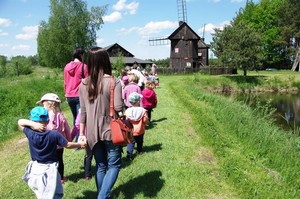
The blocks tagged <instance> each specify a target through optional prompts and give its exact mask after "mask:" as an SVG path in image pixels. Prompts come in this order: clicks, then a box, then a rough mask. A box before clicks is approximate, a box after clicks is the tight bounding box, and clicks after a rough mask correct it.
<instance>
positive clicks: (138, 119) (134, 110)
mask: <svg viewBox="0 0 300 199" xmlns="http://www.w3.org/2000/svg"><path fill="white" fill-rule="evenodd" d="M128 98H129V101H130V103H131V104H132V107H130V108H128V109H127V110H126V111H125V116H126V118H127V119H129V121H130V122H131V123H132V125H133V137H134V142H132V143H130V144H128V145H127V159H128V160H132V152H133V149H134V145H135V142H136V144H137V152H136V153H137V155H138V154H141V153H142V152H143V142H144V134H145V127H146V124H147V121H148V117H147V110H146V109H144V108H143V107H140V101H141V98H142V95H141V94H139V93H137V92H132V93H131V94H130V95H129V97H128Z"/></svg>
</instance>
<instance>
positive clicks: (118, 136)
mask: <svg viewBox="0 0 300 199" xmlns="http://www.w3.org/2000/svg"><path fill="white" fill-rule="evenodd" d="M114 83H115V80H114V78H113V77H111V80H110V110H109V115H110V117H111V121H110V128H111V138H112V142H113V143H114V145H120V146H126V145H127V144H129V143H130V142H132V141H133V135H132V129H133V125H132V124H131V122H130V121H129V120H126V119H121V118H117V117H116V115H115V110H114V87H115V86H114Z"/></svg>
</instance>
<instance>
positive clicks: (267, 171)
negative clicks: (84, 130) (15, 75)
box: [0, 75, 300, 199]
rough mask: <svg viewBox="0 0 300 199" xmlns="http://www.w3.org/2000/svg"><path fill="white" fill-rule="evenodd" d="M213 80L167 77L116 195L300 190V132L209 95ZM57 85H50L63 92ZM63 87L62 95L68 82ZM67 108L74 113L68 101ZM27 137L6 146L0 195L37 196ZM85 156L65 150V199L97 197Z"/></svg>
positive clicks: (255, 194) (293, 194)
mask: <svg viewBox="0 0 300 199" xmlns="http://www.w3.org/2000/svg"><path fill="white" fill-rule="evenodd" d="M210 77H211V76H203V75H186V76H161V77H160V81H161V84H160V85H161V86H160V88H157V89H156V92H157V94H158V98H159V104H158V106H157V108H156V109H155V110H154V112H153V126H151V128H149V129H147V131H146V135H145V142H144V150H145V153H144V154H143V155H141V156H139V157H137V158H135V159H134V160H133V161H132V162H126V161H124V165H123V169H122V170H121V172H120V175H119V178H118V180H117V182H116V184H115V186H114V189H113V193H112V198H120V199H121V198H170V199H171V198H297V196H299V195H300V187H299V184H300V180H299V169H298V165H300V158H299V148H300V147H299V146H300V139H299V137H295V136H294V135H291V134H287V133H286V132H283V131H281V130H279V129H278V128H277V127H276V126H275V125H273V124H272V123H271V122H270V121H269V120H268V118H266V117H264V116H263V115H261V114H259V112H256V111H254V110H251V109H250V108H248V107H247V106H245V105H243V104H241V103H237V102H233V101H232V100H230V99H227V98H224V97H221V96H217V95H213V94H210V93H207V92H206V91H205V90H203V86H204V87H205V86H206V85H208V84H215V83H213V82H215V80H214V78H220V79H223V78H224V77H221V76H218V77H212V79H213V80H209V78H210ZM264 78H265V77H264ZM57 81H60V82H61V80H57ZM203 81H206V82H207V84H203ZM226 81H227V80H226ZM61 83H62V82H61ZM32 85H33V84H32ZM50 88H51V87H49V86H48V87H47V88H43V89H45V90H46V91H47V92H49V91H51V92H56V91H52V90H49V89H50ZM59 89H60V90H59V92H60V93H61V92H62V91H61V89H62V85H60V86H59ZM45 90H44V91H45ZM32 92H35V91H34V90H33V91H32ZM60 96H63V95H60ZM23 97H24V98H27V97H28V95H27V96H26V95H25V96H23ZM31 97H32V96H31ZM39 97H40V96H38V97H37V96H34V99H32V98H30V97H28V98H27V100H28V105H27V106H30V105H32V106H34V103H35V101H36V99H38V98H39ZM12 107H13V106H12ZM27 108H28V107H27ZM28 110H29V108H28ZM63 111H64V112H65V114H66V115H67V116H68V117H69V118H71V116H70V112H69V110H68V108H67V107H66V106H65V105H64V110H63ZM24 115H27V113H26V114H23V115H22V117H23V116H24ZM21 138H24V136H23V135H22V133H21V132H18V135H17V136H15V137H14V138H12V139H10V140H9V141H7V142H5V143H4V145H3V146H4V147H3V148H2V149H1V152H0V157H1V159H2V160H3V161H2V162H3V163H2V164H1V167H0V172H1V177H0V187H1V193H0V198H34V195H33V194H32V191H31V190H29V188H28V187H27V185H26V184H25V183H24V182H23V181H22V180H21V176H22V175H23V173H24V168H25V165H26V163H27V162H28V161H29V151H28V146H27V142H26V141H25V142H24V140H21ZM83 155H84V151H83V150H80V151H77V152H75V151H74V150H65V156H64V157H65V173H66V176H67V177H68V179H69V180H68V181H67V182H66V183H65V185H64V192H65V198H96V187H95V183H94V179H93V180H91V181H88V182H87V181H85V180H83V179H82V177H83V167H82V166H83ZM124 156H125V155H124ZM93 165H94V161H93Z"/></svg>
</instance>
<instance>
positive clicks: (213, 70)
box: [157, 67, 237, 75]
mask: <svg viewBox="0 0 300 199" xmlns="http://www.w3.org/2000/svg"><path fill="white" fill-rule="evenodd" d="M195 72H201V73H205V74H210V75H222V74H237V69H236V68H225V67H200V68H157V73H158V74H188V73H195Z"/></svg>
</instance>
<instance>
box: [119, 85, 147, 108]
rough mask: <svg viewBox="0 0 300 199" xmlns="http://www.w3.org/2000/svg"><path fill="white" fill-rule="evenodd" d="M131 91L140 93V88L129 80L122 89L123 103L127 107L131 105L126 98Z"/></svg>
mask: <svg viewBox="0 0 300 199" xmlns="http://www.w3.org/2000/svg"><path fill="white" fill-rule="evenodd" d="M132 92H137V93H138V94H142V92H141V88H140V87H139V86H138V85H137V84H136V83H134V82H130V83H129V84H127V85H126V86H125V88H124V89H123V91H122V98H123V99H124V102H125V105H126V106H127V107H131V106H132V105H131V103H130V102H129V100H128V97H129V95H130V93H132ZM141 107H142V102H141Z"/></svg>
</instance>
